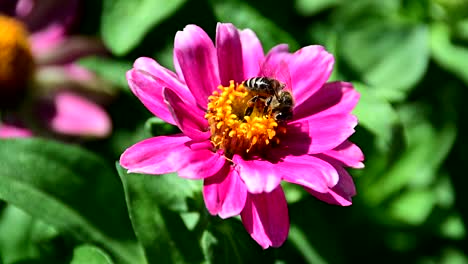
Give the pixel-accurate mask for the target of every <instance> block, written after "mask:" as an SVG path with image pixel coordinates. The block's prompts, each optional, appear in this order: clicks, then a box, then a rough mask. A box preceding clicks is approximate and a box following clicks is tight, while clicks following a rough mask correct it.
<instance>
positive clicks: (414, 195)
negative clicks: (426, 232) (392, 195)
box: [390, 189, 436, 225]
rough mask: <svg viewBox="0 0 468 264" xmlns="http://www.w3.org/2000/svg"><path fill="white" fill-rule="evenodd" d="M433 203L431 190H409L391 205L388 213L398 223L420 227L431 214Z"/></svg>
mask: <svg viewBox="0 0 468 264" xmlns="http://www.w3.org/2000/svg"><path fill="white" fill-rule="evenodd" d="M435 202H436V201H435V195H434V192H433V191H432V190H426V189H422V190H410V191H408V192H406V193H404V194H402V195H400V196H399V197H398V198H397V199H396V201H394V202H393V203H392V204H391V207H390V213H391V214H392V216H393V217H394V218H396V219H398V220H400V221H404V222H406V223H408V224H412V225H421V224H422V223H423V222H424V221H425V220H426V219H427V217H428V216H429V214H430V213H431V211H432V208H433V207H434V205H435Z"/></svg>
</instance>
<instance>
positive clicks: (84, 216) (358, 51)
mask: <svg viewBox="0 0 468 264" xmlns="http://www.w3.org/2000/svg"><path fill="white" fill-rule="evenodd" d="M82 11H83V12H82V15H81V20H80V23H79V24H78V28H77V33H80V34H85V35H92V36H98V37H100V38H102V39H103V41H104V43H105V44H106V46H107V47H108V49H109V50H110V54H109V56H107V57H105V58H96V57H89V58H85V59H82V60H81V61H80V63H81V64H82V65H84V66H86V67H87V68H89V69H91V70H93V71H95V72H96V73H98V74H99V75H100V76H101V77H103V78H105V79H107V80H108V81H110V82H111V83H113V85H114V87H115V89H117V90H118V92H119V95H118V97H117V98H116V99H115V100H114V101H113V103H112V104H111V105H109V107H108V110H109V112H110V114H111V116H112V119H113V126H114V131H113V133H112V135H111V136H110V137H109V138H108V139H105V140H101V141H97V140H96V141H91V142H86V143H83V144H81V145H76V144H74V145H69V144H65V143H59V142H53V141H50V140H45V139H29V140H2V142H1V145H0V198H1V199H2V200H4V201H5V202H0V208H1V209H0V256H1V261H0V263H166V262H167V263H257V262H260V261H261V262H262V263H263V262H265V263H319V264H320V263H364V262H371V263H428V264H429V263H468V255H467V252H468V247H467V245H468V243H466V242H467V241H466V240H467V238H466V237H467V235H466V230H467V227H468V226H467V224H468V203H466V201H468V192H466V191H463V189H464V187H465V186H467V185H468V179H467V174H466V169H465V167H464V165H468V155H467V154H466V152H465V148H467V147H468V142H467V139H466V138H464V137H463V135H467V134H468V133H467V132H468V131H467V128H468V127H467V125H468V123H467V122H466V116H468V115H467V114H468V113H467V112H468V111H467V109H468V107H466V98H468V89H467V88H468V87H467V85H468V45H467V44H468V1H466V0H406V1H405V0H384V1H381V0H356V1H346V0H295V1H267V0H255V1H254V0H245V1H236V0H227V1H216V0H212V1H206V0H205V1H195V0H192V1H191V0H173V1H162V0H139V1H129V0H102V1H91V0H87V1H83V9H82ZM218 21H220V22H231V23H233V24H234V25H236V26H237V27H238V28H251V29H252V30H254V31H255V32H256V34H257V35H258V37H259V39H260V40H261V41H262V43H263V46H264V49H265V51H267V50H268V49H270V48H271V47H273V46H274V45H276V44H279V43H287V44H289V46H290V49H291V50H292V51H294V50H297V49H298V48H300V47H302V46H306V45H311V44H320V45H323V46H325V47H326V49H327V50H328V51H330V52H331V53H333V54H334V56H335V60H336V63H335V70H334V73H333V76H332V79H333V80H345V81H351V82H352V83H353V84H354V85H355V88H356V89H357V90H358V91H359V92H360V93H361V100H360V102H359V104H358V106H357V108H356V109H355V111H354V113H355V114H356V115H357V117H358V118H359V121H360V123H359V126H358V127H357V129H356V130H357V132H356V133H355V134H354V135H353V137H352V138H351V140H352V141H353V142H355V143H356V144H357V145H359V146H360V147H361V148H362V150H363V152H364V154H365V156H366V160H365V165H366V167H365V169H362V170H352V171H350V172H351V174H352V175H353V177H354V180H355V183H356V188H357V193H358V194H357V196H356V197H355V198H354V200H353V201H354V203H353V205H352V206H350V207H337V206H331V205H328V204H325V203H323V202H321V201H319V200H317V199H315V198H314V197H312V196H310V195H309V194H308V193H306V192H305V191H303V190H302V189H301V188H298V187H295V186H290V185H285V186H284V187H285V190H286V195H287V199H288V202H289V210H290V221H291V230H290V234H289V238H288V240H287V241H286V243H285V244H284V245H283V246H282V247H281V248H278V249H268V250H262V249H261V247H259V246H258V245H257V244H256V243H255V242H254V241H252V240H251V238H250V237H249V235H248V234H247V233H246V232H245V230H244V228H243V227H242V224H241V222H240V221H239V220H238V219H229V220H221V219H219V218H218V217H212V216H210V215H208V214H207V212H206V210H205V208H204V204H203V199H202V195H201V191H200V190H201V182H194V181H188V180H182V179H179V178H177V177H175V176H174V175H164V176H161V177H159V176H158V177H154V176H147V175H134V174H132V175H127V174H126V173H125V172H124V171H123V170H122V169H121V168H120V167H119V166H118V165H117V169H116V164H115V162H116V161H117V160H118V159H119V156H120V154H121V153H122V152H123V151H124V150H125V149H126V148H127V147H129V146H130V145H132V144H134V143H135V142H137V141H139V140H141V139H143V138H147V137H150V136H151V135H162V134H169V133H174V132H175V131H176V130H175V129H174V128H173V127H172V126H170V125H167V124H164V123H163V122H161V121H160V120H158V119H157V118H152V116H151V114H150V113H149V111H147V110H146V109H145V108H144V106H143V105H142V104H141V103H140V102H139V101H138V99H136V97H135V96H134V95H133V94H132V93H131V92H130V90H129V88H128V86H127V83H126V80H125V72H126V71H127V70H128V69H130V68H131V65H132V63H133V61H134V60H135V59H136V58H138V57H140V56H147V57H153V58H155V59H156V60H157V61H158V62H160V63H161V64H162V65H164V66H166V67H168V68H169V69H173V65H172V56H173V55H172V48H173V41H174V36H175V33H176V32H177V31H178V30H182V29H183V28H184V26H185V25H187V24H192V23H193V24H197V25H199V26H200V27H202V28H203V29H204V30H205V31H207V32H208V33H209V34H210V36H211V37H212V39H214V36H215V30H216V23H217V22H218ZM464 117H465V119H464ZM12 153H14V155H13V154H12ZM129 216H130V217H129Z"/></svg>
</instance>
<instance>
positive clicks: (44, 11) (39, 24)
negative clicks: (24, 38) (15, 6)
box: [18, 0, 79, 54]
mask: <svg viewBox="0 0 468 264" xmlns="http://www.w3.org/2000/svg"><path fill="white" fill-rule="evenodd" d="M78 2H79V1H77V0H69V1H59V0H49V1H40V2H39V1H35V3H33V7H32V8H31V10H30V12H22V13H18V15H20V14H23V15H24V16H23V17H21V18H20V19H21V20H22V21H23V22H24V23H26V24H27V25H28V29H29V31H30V32H32V34H31V36H30V42H31V45H32V51H33V53H34V54H41V53H43V52H49V51H51V50H53V49H54V48H55V47H57V45H59V44H60V43H61V42H62V41H63V40H64V39H65V38H66V33H67V31H68V29H69V28H70V26H71V25H72V24H73V22H74V20H75V18H76V15H77V11H78V10H79V8H78V7H79V3H78ZM18 11H20V10H18ZM22 11H25V10H22Z"/></svg>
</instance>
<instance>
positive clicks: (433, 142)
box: [367, 106, 456, 204]
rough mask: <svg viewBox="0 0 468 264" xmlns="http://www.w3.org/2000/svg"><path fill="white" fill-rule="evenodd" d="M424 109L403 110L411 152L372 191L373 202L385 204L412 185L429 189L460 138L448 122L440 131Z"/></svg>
mask: <svg viewBox="0 0 468 264" xmlns="http://www.w3.org/2000/svg"><path fill="white" fill-rule="evenodd" d="M420 110H421V109H420V107H418V106H414V107H407V108H405V109H402V110H401V111H400V117H401V119H402V120H403V122H404V125H405V128H406V131H407V139H406V140H407V142H408V149H406V150H405V151H403V152H402V153H401V155H399V157H398V160H397V161H396V162H395V163H394V164H393V166H392V167H391V168H389V169H388V171H387V172H386V173H385V174H383V175H381V176H380V177H379V179H378V180H377V181H375V182H374V183H373V185H372V187H371V188H370V189H369V190H368V192H367V194H369V196H368V197H367V199H368V201H369V202H370V203H372V204H378V203H380V202H382V201H383V200H384V199H386V198H388V197H389V196H390V195H392V194H394V193H396V192H397V191H399V190H401V189H402V188H403V187H404V186H406V185H407V184H409V183H412V184H416V185H419V186H424V185H425V186H427V185H428V184H430V183H431V182H432V181H433V179H434V177H435V176H436V175H437V172H438V169H439V167H440V165H441V163H442V162H443V161H444V159H445V158H446V156H447V154H448V152H449V150H450V149H451V147H452V145H453V143H454V141H455V137H456V129H455V127H454V126H453V124H451V123H447V124H446V125H445V126H444V127H443V128H441V129H440V130H437V129H435V128H434V127H433V126H432V125H431V124H430V123H429V122H428V121H427V120H425V119H424V118H423V117H421V114H420V112H419V111H420Z"/></svg>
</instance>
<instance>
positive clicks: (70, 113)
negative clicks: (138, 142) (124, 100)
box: [39, 90, 112, 137]
mask: <svg viewBox="0 0 468 264" xmlns="http://www.w3.org/2000/svg"><path fill="white" fill-rule="evenodd" d="M39 115H40V117H41V119H42V122H45V123H46V125H47V126H48V127H49V128H50V129H51V130H53V131H55V132H57V133H59V134H63V135H69V136H92V137H105V136H108V135H109V134H110V133H111V131H112V123H111V120H110V117H109V116H108V115H107V113H106V111H105V110H104V109H103V108H102V107H101V106H99V105H97V104H95V103H94V102H92V101H90V100H89V99H87V98H85V97H83V96H81V95H78V94H77V93H74V92H71V91H66V90H62V91H60V92H57V93H56V94H54V95H53V97H52V98H50V99H44V100H43V101H41V102H40V105H39Z"/></svg>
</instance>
